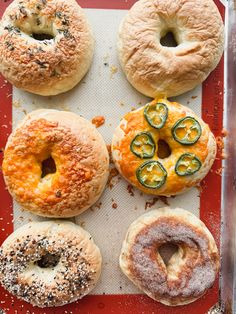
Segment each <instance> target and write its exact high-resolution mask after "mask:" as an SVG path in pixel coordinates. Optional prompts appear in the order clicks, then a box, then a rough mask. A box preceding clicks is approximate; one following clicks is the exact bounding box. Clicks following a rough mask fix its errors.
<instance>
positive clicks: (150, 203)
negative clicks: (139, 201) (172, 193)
mask: <svg viewBox="0 0 236 314" xmlns="http://www.w3.org/2000/svg"><path fill="white" fill-rule="evenodd" d="M158 201H161V202H162V203H164V204H165V205H167V206H170V204H169V202H168V200H167V197H166V196H161V195H160V196H157V197H153V199H151V200H149V201H147V202H146V203H145V210H146V209H148V208H150V207H152V206H154V205H155V204H156V202H158Z"/></svg>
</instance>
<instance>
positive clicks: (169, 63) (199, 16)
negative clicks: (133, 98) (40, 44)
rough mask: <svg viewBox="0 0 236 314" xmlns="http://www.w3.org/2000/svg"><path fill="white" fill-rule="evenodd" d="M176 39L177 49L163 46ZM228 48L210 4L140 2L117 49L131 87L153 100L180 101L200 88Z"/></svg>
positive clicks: (198, 1)
mask: <svg viewBox="0 0 236 314" xmlns="http://www.w3.org/2000/svg"><path fill="white" fill-rule="evenodd" d="M167 33H172V34H173V35H174V37H175V40H176V42H177V46H176V47H167V46H164V45H162V44H161V39H162V38H163V37H164V36H165V35H166V34H167ZM223 48H224V25H223V21H222V18H221V16H220V13H219V11H218V9H217V7H216V5H215V4H214V2H213V1H212V0H207V1H206V0H175V1H173V0H140V1H137V2H136V3H135V4H134V6H133V7H132V8H131V9H130V11H129V13H128V14H127V16H126V17H125V18H124V20H123V22H122V23H121V26H120V30H119V39H118V49H119V58H120V63H121V66H122V68H123V70H124V73H125V74H126V76H127V79H128V80H129V82H130V83H131V84H132V85H133V86H134V87H135V88H136V89H137V90H138V91H139V92H141V93H143V94H145V95H147V96H149V97H152V98H155V97H171V96H176V95H180V94H182V93H184V92H186V91H188V90H191V89H193V88H194V87H195V86H197V85H198V84H200V83H202V82H203V81H204V80H205V79H206V78H207V76H208V75H209V73H210V72H211V71H212V70H213V69H214V68H215V67H216V65H217V64H218V62H219V61H220V58H221V56H222V53H223Z"/></svg>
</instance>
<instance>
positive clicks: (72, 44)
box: [0, 0, 94, 95]
mask: <svg viewBox="0 0 236 314" xmlns="http://www.w3.org/2000/svg"><path fill="white" fill-rule="evenodd" d="M32 33H48V34H51V35H53V37H54V39H52V40H46V41H45V40H44V41H39V40H35V39H34V38H32V37H31V34H32ZM93 46H94V42H93V37H92V33H91V30H90V26H89V25H88V22H87V19H86V16H85V15H84V13H83V11H82V9H81V8H80V7H79V5H78V4H77V2H76V1H75V0H68V1H63V0H47V1H43V2H42V1H39V0H29V1H28V0H27V1H25V0H24V1H20V0H15V1H14V2H13V3H12V4H10V5H9V7H8V8H7V10H6V11H5V13H4V15H3V18H2V21H1V23H0V72H1V73H2V74H3V75H4V76H5V77H6V78H7V80H9V81H10V82H11V83H12V84H13V85H15V86H16V87H18V88H22V89H24V90H26V91H29V92H32V93H35V94H40V95H56V94H59V93H63V92H66V91H68V90H70V89H71V88H73V87H74V86H75V85H76V84H77V83H78V82H79V81H80V80H81V79H82V77H83V76H84V75H85V73H86V72H87V71H88V68H89V66H90V63H91V61H92V56H93Z"/></svg>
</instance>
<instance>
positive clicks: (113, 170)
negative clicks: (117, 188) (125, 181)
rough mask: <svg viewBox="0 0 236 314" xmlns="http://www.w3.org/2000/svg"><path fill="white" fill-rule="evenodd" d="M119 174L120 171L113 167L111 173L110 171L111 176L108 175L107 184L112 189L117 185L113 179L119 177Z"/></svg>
mask: <svg viewBox="0 0 236 314" xmlns="http://www.w3.org/2000/svg"><path fill="white" fill-rule="evenodd" d="M118 175H119V171H118V170H117V169H116V168H111V169H110V173H109V177H108V181H107V186H108V187H109V188H110V189H112V188H113V187H114V185H115V183H114V182H113V179H114V178H115V177H117V176H118Z"/></svg>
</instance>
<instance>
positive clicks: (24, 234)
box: [0, 221, 102, 307]
mask: <svg viewBox="0 0 236 314" xmlns="http://www.w3.org/2000/svg"><path fill="white" fill-rule="evenodd" d="M101 262H102V257H101V254H100V251H99V248H98V247H97V246H96V245H95V243H94V242H93V239H92V237H91V236H90V234H89V233H88V232H86V231H85V230H83V229H82V228H81V227H79V226H77V225H75V224H73V223H71V222H66V221H55V222H53V221H50V222H32V223H29V224H26V225H24V226H23V227H21V228H19V229H17V230H16V231H15V232H14V233H12V234H11V235H10V236H9V237H8V238H7V239H6V240H5V242H4V243H3V244H2V246H1V248H0V282H1V284H2V285H3V286H4V287H5V288H6V289H7V290H8V291H9V292H10V293H12V294H13V295H15V296H16V297H17V298H19V299H22V300H24V301H26V302H29V303H31V304H33V305H34V306H38V307H52V306H61V305H64V304H68V303H71V302H74V301H76V300H78V299H81V298H82V297H84V296H85V295H86V294H88V293H89V292H90V291H91V290H92V289H93V288H94V286H95V285H96V283H97V281H98V279H99V277H100V273H101Z"/></svg>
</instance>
